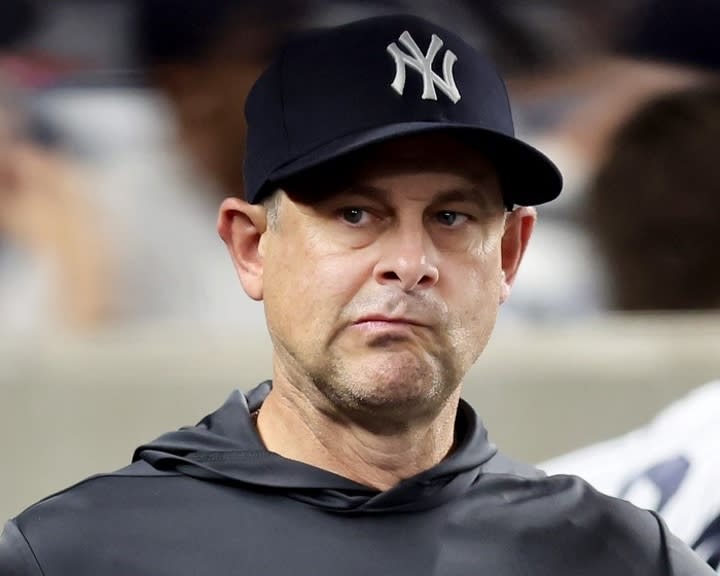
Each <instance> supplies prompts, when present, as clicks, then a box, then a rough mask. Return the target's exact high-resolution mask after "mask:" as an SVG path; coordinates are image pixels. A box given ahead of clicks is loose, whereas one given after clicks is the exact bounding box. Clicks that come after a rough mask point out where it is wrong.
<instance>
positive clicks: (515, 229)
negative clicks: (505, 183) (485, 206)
mask: <svg viewBox="0 0 720 576" xmlns="http://www.w3.org/2000/svg"><path fill="white" fill-rule="evenodd" d="M536 220H537V211H536V210H535V208H533V207H531V206H518V207H517V208H515V209H514V210H513V211H512V212H510V213H509V214H508V215H507V216H506V218H505V232H504V234H503V238H502V248H501V260H502V262H501V266H502V273H501V278H500V282H501V286H500V304H502V303H503V302H505V300H507V299H508V296H510V289H511V288H512V285H513V282H515V276H516V275H517V271H518V268H519V267H520V262H521V261H522V257H523V254H525V249H526V248H527V245H528V242H529V241H530V236H532V232H533V229H534V228H535V222H536Z"/></svg>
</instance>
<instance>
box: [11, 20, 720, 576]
mask: <svg viewBox="0 0 720 576" xmlns="http://www.w3.org/2000/svg"><path fill="white" fill-rule="evenodd" d="M440 61H442V62H440ZM433 64H434V65H435V67H436V68H433ZM440 67H441V68H440ZM437 69H441V70H442V73H438V72H437V71H436V70H437ZM246 113H247V118H248V126H249V128H248V143H247V157H246V172H245V176H246V194H245V196H246V198H245V200H241V199H237V198H234V199H228V200H225V201H224V202H223V204H222V206H221V209H220V217H219V231H220V234H221V236H222V237H223V239H224V240H225V242H226V243H227V245H228V248H229V250H230V254H231V256H232V258H233V261H234V264H235V267H236V269H237V272H238V275H239V277H240V281H241V283H242V285H243V287H244V289H245V291H246V292H247V293H248V294H249V295H250V296H251V297H253V298H256V299H262V300H263V301H264V303H265V310H266V316H267V325H268V329H269V332H270V334H271V337H272V342H273V350H274V361H273V381H272V383H270V382H265V383H263V384H261V385H260V386H258V387H256V388H255V389H253V390H252V391H251V392H249V393H248V394H247V395H242V394H240V393H239V392H235V393H233V394H232V395H231V396H230V398H229V399H228V401H227V402H226V403H225V405H224V406H222V407H221V408H220V409H219V410H218V411H217V412H215V413H213V414H211V415H210V416H208V417H206V418H205V419H204V420H203V421H202V422H201V423H200V424H199V425H198V426H196V427H194V428H189V429H184V430H180V431H178V432H173V433H170V434H167V435H165V436H163V437H161V438H159V439H158V440H156V441H154V442H152V443H150V444H147V445H145V446H142V447H140V448H139V449H138V450H137V451H136V453H135V458H134V460H135V461H134V463H133V464H132V465H131V466H129V467H127V468H125V469H123V470H121V471H119V472H117V473H114V474H110V475H104V476H97V477H94V478H92V479H89V480H86V481H85V482H82V483H80V484H79V485H77V486H75V487H73V488H71V489H69V490H68V491H65V492H64V493H62V494H59V495H56V496H52V497H50V498H48V499H46V500H44V501H43V502H41V503H39V504H37V505H35V506H33V507H31V508H30V509H28V510H27V511H25V512H23V513H22V514H21V515H20V516H19V517H17V518H16V519H15V520H13V521H11V522H10V523H8V524H7V525H6V528H5V535H4V536H3V539H2V544H1V545H0V573H2V574H13V575H15V574H22V575H26V574H44V575H45V576H50V575H53V574H74V575H82V574H104V575H108V576H114V575H116V574H117V575H119V574H154V575H164V574H173V575H182V574H230V573H238V574H263V575H275V574H278V575H279V574H313V575H325V574H346V575H359V574H397V575H400V574H412V575H420V574H432V575H441V574H442V575H450V574H458V575H461V574H497V575H503V576H505V575H520V574H547V575H549V574H553V575H559V574H583V575H590V576H593V575H600V574H602V575H607V574H613V573H616V574H626V575H627V574H638V575H639V574H643V575H645V574H647V575H650V574H652V575H660V574H663V575H670V574H672V575H689V574H693V575H694V574H705V573H711V572H709V568H708V567H706V566H705V565H704V564H703V563H702V562H701V561H700V560H699V559H698V558H697V557H696V556H694V554H693V553H692V552H691V551H690V550H689V549H688V548H687V547H686V546H685V545H684V544H682V543H681V542H680V541H679V540H677V539H676V538H675V537H674V536H672V535H671V534H670V533H669V532H668V531H667V529H666V528H665V526H664V525H663V524H662V522H661V521H660V520H659V519H658V518H657V516H655V515H653V514H652V513H649V512H641V511H639V510H637V509H635V508H633V507H632V506H630V505H629V504H626V503H624V502H622V501H620V500H615V499H612V498H608V497H605V496H601V495H600V494H598V493H596V492H595V491H593V490H592V489H591V488H590V487H589V486H588V485H587V484H585V483H583V482H582V481H580V480H579V479H577V478H573V477H555V478H544V477H543V476H542V474H541V473H540V472H538V471H537V470H535V469H533V468H531V467H528V466H524V465H521V464H517V463H514V462H512V461H511V460H509V459H507V458H505V457H503V456H502V455H500V454H499V453H498V452H497V450H496V448H495V447H494V446H493V445H492V444H490V443H489V442H488V440H487V435H486V432H485V430H484V429H483V427H482V425H481V423H480V422H479V420H478V418H477V416H476V415H475V413H474V412H473V410H472V409H471V408H470V406H468V405H467V404H465V403H464V402H462V401H461V400H460V391H461V387H460V385H461V381H462V378H463V376H464V374H465V373H466V371H467V370H468V368H469V367H470V366H471V365H472V363H473V362H474V361H475V360H476V359H477V357H478V356H479V355H480V354H481V352H482V350H483V348H484V346H485V344H486V342H487V340H488V338H489V336H490V333H491V331H492V327H493V324H494V321H495V315H496V313H497V309H498V305H499V304H500V303H501V302H503V301H504V300H505V299H506V298H507V296H508V294H509V291H510V287H511V285H512V282H513V279H514V277H515V273H516V271H517V268H518V265H519V263H520V260H521V258H522V254H523V251H524V249H525V247H526V245H527V243H528V240H529V237H530V235H531V232H532V228H533V225H534V223H535V212H534V210H533V209H532V208H529V207H527V206H529V205H532V204H536V203H541V202H545V201H548V200H551V199H553V198H554V197H555V196H557V194H558V193H559V191H560V187H561V181H560V177H559V175H558V173H557V171H556V170H555V168H554V166H553V165H552V164H551V163H550V161H549V160H547V159H546V158H545V157H544V156H542V155H541V154H540V153H539V152H537V151H535V150H534V149H532V148H530V147H529V146H527V145H525V144H523V143H521V142H519V141H518V140H515V139H514V137H513V135H512V122H511V116H510V110H509V107H508V103H507V97H506V94H505V90H504V86H503V84H502V81H501V79H500V78H499V77H498V76H497V73H496V72H495V70H494V68H493V66H492V65H491V63H490V62H488V61H487V60H486V59H485V58H484V57H483V56H481V55H479V54H477V53H476V52H474V51H473V50H472V49H471V48H470V47H469V46H468V45H467V44H465V43H464V42H463V41H462V40H461V39H460V38H458V37H456V36H455V35H454V34H452V33H451V32H449V31H447V30H443V29H440V28H438V27H437V26H434V25H432V24H430V23H429V22H426V21H423V20H419V19H416V18H411V17H384V18H380V19H374V20H366V21H362V22H359V23H354V24H350V25H347V26H343V27H339V28H335V29H330V30H322V31H315V32H309V33H307V34H304V35H302V36H300V37H298V38H296V39H295V40H294V41H292V42H290V43H288V44H287V45H286V46H285V48H284V49H283V51H282V52H281V53H280V55H279V56H278V58H277V60H275V61H274V63H273V64H272V65H271V66H270V67H269V68H268V70H267V71H266V72H265V73H264V75H263V76H262V77H261V78H260V79H259V80H258V82H257V83H256V85H255V86H254V88H253V91H252V93H251V94H250V97H249V100H248V103H247V108H246ZM516 204H519V205H521V206H524V207H520V208H513V207H514V206H515V205H516ZM506 210H507V211H506Z"/></svg>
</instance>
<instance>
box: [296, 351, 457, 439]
mask: <svg viewBox="0 0 720 576" xmlns="http://www.w3.org/2000/svg"><path fill="white" fill-rule="evenodd" d="M373 345H374V347H375V351H374V350H373V349H372V347H371V356H372V355H374V354H380V355H388V358H386V359H383V358H382V357H381V358H380V359H377V360H376V361H375V362H373V360H374V359H373V358H372V357H371V358H365V357H364V356H360V357H349V356H346V355H343V354H342V353H340V352H339V351H337V350H332V351H329V352H328V354H327V355H326V356H325V359H324V362H323V363H322V365H320V366H316V367H315V368H314V369H312V370H309V371H308V376H309V377H310V380H311V382H312V385H313V387H314V388H315V389H316V390H317V391H319V392H320V393H321V394H322V395H323V396H324V397H325V398H326V399H327V400H328V401H329V403H330V404H331V405H332V406H333V407H334V408H335V409H336V410H337V411H338V412H340V413H342V414H343V416H344V417H347V418H349V419H351V420H353V421H355V422H360V423H363V425H364V426H366V427H368V428H373V429H375V430H376V431H378V432H380V431H386V432H390V433H392V432H396V431H397V430H398V429H399V428H400V429H402V428H407V427H408V426H409V425H411V424H412V423H413V422H418V421H422V420H426V419H427V420H432V419H433V418H434V417H436V416H437V415H438V414H439V413H440V411H441V410H442V408H443V406H444V405H445V404H446V402H447V400H448V398H449V397H450V396H451V395H452V393H453V392H454V391H455V390H456V389H457V387H458V386H459V385H460V381H461V379H462V376H463V372H462V371H461V370H460V369H458V367H457V366H456V363H455V359H454V358H453V356H452V355H451V354H448V353H442V354H439V355H430V354H427V353H424V354H422V355H419V354H418V352H417V351H410V350H406V349H402V348H401V349H400V350H388V349H387V348H386V347H387V346H389V347H392V346H393V343H391V342H374V343H373Z"/></svg>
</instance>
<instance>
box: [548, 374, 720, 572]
mask: <svg viewBox="0 0 720 576" xmlns="http://www.w3.org/2000/svg"><path fill="white" fill-rule="evenodd" d="M539 467H540V468H542V469H543V470H545V471H546V472H547V473H548V474H576V475H578V476H581V477H582V478H585V479H586V480H587V481H588V482H590V483H591V484H592V485H593V486H595V488H597V489H598V490H600V491H601V492H605V493H606V494H610V495H613V496H619V497H621V498H625V499H627V500H630V501H631V502H632V503H634V504H636V505H637V506H640V507H642V508H650V509H653V510H657V511H658V512H660V514H661V515H662V517H663V518H664V519H665V521H666V522H667V524H668V526H669V527H670V529H671V530H672V531H673V532H674V533H675V534H676V535H677V536H679V537H680V538H682V539H684V540H685V541H686V542H687V543H688V544H690V545H691V546H692V547H693V548H695V550H696V551H697V552H698V554H700V556H702V557H703V558H704V559H705V560H707V561H708V563H709V564H710V565H711V566H712V567H713V568H714V569H715V570H718V572H720V380H716V381H714V382H711V383H709V384H706V385H705V386H702V387H701V388H698V389H696V390H694V391H693V392H691V393H690V394H688V395H687V396H685V397H684V398H682V399H680V400H678V401H677V402H675V403H673V404H671V405H670V406H669V407H668V408H666V409H665V410H664V411H663V412H661V413H660V414H659V415H658V416H656V417H655V419H654V420H653V421H652V422H651V423H650V424H648V425H647V426H646V427H644V428H640V429H638V430H635V431H633V432H630V433H628V434H626V435H624V436H621V437H619V438H616V439H613V440H609V441H607V442H602V443H599V444H595V445H592V446H589V447H586V448H582V449H580V450H577V451H574V452H571V453H569V454H566V455H564V456H560V457H558V458H555V459H553V460H550V461H548V462H545V463H542V464H540V465H539Z"/></svg>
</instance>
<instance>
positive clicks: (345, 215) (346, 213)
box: [340, 208, 367, 224]
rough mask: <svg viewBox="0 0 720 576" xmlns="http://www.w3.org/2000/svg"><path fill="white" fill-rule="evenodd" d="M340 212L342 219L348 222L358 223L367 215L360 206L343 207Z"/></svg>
mask: <svg viewBox="0 0 720 576" xmlns="http://www.w3.org/2000/svg"><path fill="white" fill-rule="evenodd" d="M340 213H341V215H342V219H343V220H345V222H348V223H350V224H360V223H361V222H362V221H363V218H364V217H366V216H367V212H366V211H365V210H363V209H362V208H343V209H342V210H341V212H340Z"/></svg>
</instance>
